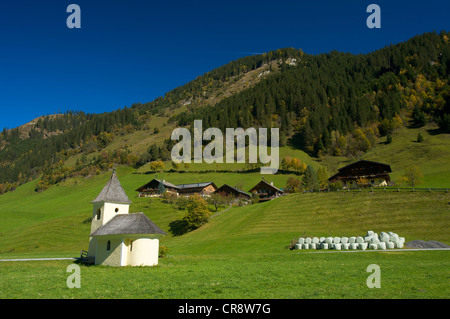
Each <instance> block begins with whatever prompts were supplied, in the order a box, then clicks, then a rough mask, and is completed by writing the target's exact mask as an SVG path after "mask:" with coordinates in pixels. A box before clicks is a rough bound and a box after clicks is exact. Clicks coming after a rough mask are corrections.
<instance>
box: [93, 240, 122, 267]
mask: <svg viewBox="0 0 450 319" xmlns="http://www.w3.org/2000/svg"><path fill="white" fill-rule="evenodd" d="M108 240H109V241H111V249H110V250H109V251H108V250H106V246H107V243H108ZM121 257H122V239H118V238H114V239H112V238H110V239H108V238H104V239H103V238H102V239H97V248H96V254H95V264H96V265H104V266H116V267H117V266H121Z"/></svg>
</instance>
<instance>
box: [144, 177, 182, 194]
mask: <svg viewBox="0 0 450 319" xmlns="http://www.w3.org/2000/svg"><path fill="white" fill-rule="evenodd" d="M161 183H163V185H164V188H165V190H166V192H169V193H174V194H178V190H179V189H180V188H179V187H178V186H176V185H173V184H172V183H169V182H166V181H165V180H162V181H161V180H158V179H156V178H154V179H152V180H151V181H150V182H148V183H147V184H145V185H143V186H141V187H139V188H138V189H136V191H137V192H139V195H138V196H139V197H151V196H157V195H159V194H158V189H159V187H160V186H159V185H160V184H161Z"/></svg>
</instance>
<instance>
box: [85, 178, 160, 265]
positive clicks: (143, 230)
mask: <svg viewBox="0 0 450 319" xmlns="http://www.w3.org/2000/svg"><path fill="white" fill-rule="evenodd" d="M91 203H92V204H93V213H92V222H91V234H90V239H89V251H88V253H87V261H88V262H90V263H95V264H96V265H107V266H154V265H157V264H158V255H159V238H160V237H161V236H163V235H166V233H165V232H164V231H163V230H161V229H160V228H159V227H158V226H156V225H155V224H154V223H153V222H152V221H151V220H150V219H149V218H148V217H147V216H145V215H144V214H143V213H134V214H130V213H129V206H130V204H131V201H130V200H129V198H128V196H127V194H126V193H125V191H124V190H123V188H122V185H121V184H120V182H119V179H118V178H117V176H116V173H115V171H114V172H113V173H112V175H111V178H110V179H109V181H108V182H107V184H106V185H105V187H104V188H103V189H102V191H101V192H100V194H99V195H98V196H97V198H95V199H94V200H93V201H92V202H91Z"/></svg>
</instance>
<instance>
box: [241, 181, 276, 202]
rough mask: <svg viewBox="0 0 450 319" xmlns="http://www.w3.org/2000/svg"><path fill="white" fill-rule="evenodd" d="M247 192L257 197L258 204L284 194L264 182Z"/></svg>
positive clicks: (271, 184) (271, 183)
mask: <svg viewBox="0 0 450 319" xmlns="http://www.w3.org/2000/svg"><path fill="white" fill-rule="evenodd" d="M249 192H250V193H252V194H256V195H258V196H259V201H260V202H263V201H268V200H271V199H274V198H277V197H280V196H281V195H283V194H284V192H283V191H282V190H281V189H279V188H278V187H275V186H274V185H273V182H270V183H268V182H266V181H265V180H261V181H260V182H259V183H258V184H256V185H255V186H253V188H252V189H250V191H249Z"/></svg>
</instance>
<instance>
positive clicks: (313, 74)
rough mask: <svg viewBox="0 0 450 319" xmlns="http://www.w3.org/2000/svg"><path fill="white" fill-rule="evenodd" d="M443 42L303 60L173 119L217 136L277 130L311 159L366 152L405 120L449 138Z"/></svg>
mask: <svg viewBox="0 0 450 319" xmlns="http://www.w3.org/2000/svg"><path fill="white" fill-rule="evenodd" d="M448 40H449V34H448V33H445V32H442V33H441V34H436V33H429V34H424V35H421V36H417V37H414V38H412V39H411V40H409V41H407V42H406V43H401V44H397V45H391V46H389V47H386V48H383V49H381V50H378V51H376V52H374V53H371V54H366V55H352V54H347V53H339V52H331V53H327V54H320V55H318V56H312V55H306V54H304V55H302V58H301V61H300V62H299V63H298V65H296V66H290V65H288V64H286V63H284V64H282V65H281V66H282V67H281V73H278V74H275V75H273V76H271V77H268V78H267V79H265V80H264V81H261V82H260V83H259V84H258V85H256V86H255V87H254V88H252V89H249V90H245V91H243V92H241V93H239V94H236V95H234V96H232V97H230V98H229V99H225V100H223V101H221V102H220V103H219V104H218V105H216V106H215V107H214V108H201V109H199V110H194V111H191V112H190V111H186V112H183V113H181V114H179V115H177V116H176V117H175V118H174V120H176V121H177V123H178V124H179V125H192V123H193V120H194V119H202V120H203V126H204V127H219V128H221V129H222V130H223V129H224V128H226V127H244V128H245V127H252V126H256V127H258V126H261V127H279V128H280V131H281V133H280V134H281V136H282V144H283V143H286V141H287V138H293V142H295V144H296V145H297V146H298V147H299V148H301V149H303V150H305V151H307V152H308V153H310V154H312V155H317V154H318V153H319V152H330V153H334V154H338V155H340V154H341V153H342V154H344V155H345V154H352V155H355V154H356V153H358V152H365V151H367V150H368V149H370V148H371V146H372V145H373V144H374V142H375V140H376V138H377V137H379V136H385V135H387V134H389V133H391V132H392V130H393V129H394V128H395V127H396V126H401V125H405V124H407V123H405V120H406V121H407V120H408V119H407V118H408V117H412V118H413V119H414V122H415V123H414V125H419V126H420V125H424V124H425V123H426V122H428V121H432V122H436V123H438V124H439V126H440V128H441V129H442V130H443V131H446V132H449V130H450V115H449V113H450V104H449V97H450V86H449V83H448V80H449V74H448V70H449V68H450V44H449V42H448ZM343 137H345V138H343Z"/></svg>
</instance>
